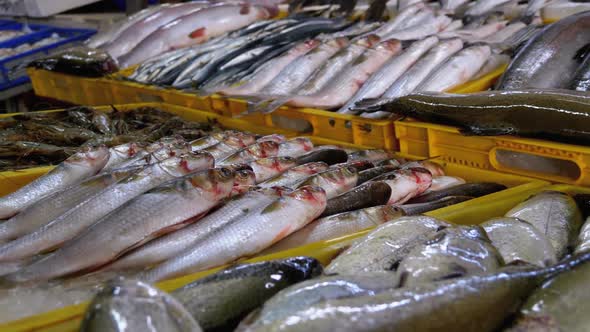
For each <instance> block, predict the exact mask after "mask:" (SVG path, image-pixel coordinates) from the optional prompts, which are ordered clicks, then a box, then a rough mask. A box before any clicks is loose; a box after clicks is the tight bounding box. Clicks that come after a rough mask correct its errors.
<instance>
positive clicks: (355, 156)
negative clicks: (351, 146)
mask: <svg viewBox="0 0 590 332" xmlns="http://www.w3.org/2000/svg"><path fill="white" fill-rule="evenodd" d="M391 157H392V155H391V153H389V152H387V151H385V150H381V149H372V150H360V151H355V152H352V153H349V154H348V160H349V161H356V160H369V161H381V160H385V159H389V158H391Z"/></svg>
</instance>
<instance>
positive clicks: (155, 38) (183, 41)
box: [119, 4, 277, 68]
mask: <svg viewBox="0 0 590 332" xmlns="http://www.w3.org/2000/svg"><path fill="white" fill-rule="evenodd" d="M276 13H277V11H276V8H275V9H274V10H271V9H269V8H267V7H263V6H251V5H247V4H245V5H239V4H238V5H231V4H228V5H223V4H222V5H219V6H211V7H207V8H202V9H200V10H197V11H196V12H194V13H187V15H185V16H182V17H179V18H177V19H175V20H174V21H171V22H169V23H167V24H165V25H163V26H161V27H159V28H158V29H157V30H156V31H154V32H152V33H151V34H150V35H148V36H147V37H145V39H143V40H142V41H141V42H140V43H139V44H137V46H135V47H134V48H133V50H132V51H130V52H129V53H127V54H125V55H124V56H122V57H120V59H119V62H120V64H121V67H122V68H126V67H129V66H131V65H134V64H137V63H140V62H142V61H143V60H146V59H149V58H151V57H153V56H155V55H158V54H160V53H163V52H166V51H169V50H172V49H175V48H182V47H187V46H191V45H194V44H199V43H202V42H204V41H206V40H208V39H210V38H212V37H216V36H219V35H221V34H223V33H225V32H227V31H232V30H236V29H239V28H242V27H245V26H247V25H249V24H251V23H253V22H255V21H257V20H264V19H268V18H271V17H272V16H274V15H275V14H276Z"/></svg>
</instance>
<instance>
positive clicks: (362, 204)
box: [321, 172, 392, 217]
mask: <svg viewBox="0 0 590 332" xmlns="http://www.w3.org/2000/svg"><path fill="white" fill-rule="evenodd" d="M361 173H362V172H361ZM391 191H392V190H391V187H390V186H389V185H388V184H386V183H384V182H367V183H364V184H362V185H360V186H358V187H355V188H353V189H352V190H350V191H347V192H345V193H344V194H341V195H339V196H336V197H334V198H332V199H330V200H328V204H327V205H326V210H324V213H322V215H321V216H322V217H326V216H331V215H334V214H338V213H344V212H348V211H355V210H359V209H365V208H370V207H374V206H378V205H383V204H387V202H389V198H390V197H391Z"/></svg>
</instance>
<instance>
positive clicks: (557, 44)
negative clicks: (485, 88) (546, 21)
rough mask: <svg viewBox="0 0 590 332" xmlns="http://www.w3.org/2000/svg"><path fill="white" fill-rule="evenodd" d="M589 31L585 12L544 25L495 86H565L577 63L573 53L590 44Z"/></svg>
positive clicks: (511, 88)
mask: <svg viewBox="0 0 590 332" xmlns="http://www.w3.org/2000/svg"><path fill="white" fill-rule="evenodd" d="M589 31H590V12H588V11H586V12H582V13H579V14H574V15H571V16H568V17H566V18H564V19H562V20H559V21H558V22H555V23H553V24H550V25H548V26H546V27H545V28H544V29H543V30H541V31H539V32H538V33H537V34H536V35H535V36H534V37H533V38H531V39H530V40H529V41H528V42H527V43H526V44H525V45H524V46H523V47H522V48H521V49H520V51H519V52H518V53H517V54H516V56H515V57H514V60H512V62H511V63H510V65H509V66H508V68H507V69H506V71H505V72H504V74H503V75H502V77H501V78H500V80H499V81H498V84H497V85H496V89H497V90H520V89H530V88H539V89H550V88H554V89H559V88H568V87H569V86H570V83H571V81H572V79H573V78H574V74H575V71H576V69H577V67H578V64H579V61H578V60H577V58H576V55H577V54H579V51H580V50H581V49H582V48H583V47H587V45H588V44H589V43H590V33H589Z"/></svg>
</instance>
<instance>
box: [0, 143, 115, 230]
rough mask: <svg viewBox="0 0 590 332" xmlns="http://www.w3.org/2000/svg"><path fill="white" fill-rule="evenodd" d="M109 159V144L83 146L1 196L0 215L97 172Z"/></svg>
mask: <svg viewBox="0 0 590 332" xmlns="http://www.w3.org/2000/svg"><path fill="white" fill-rule="evenodd" d="M108 160H109V150H108V149H107V148H106V147H98V148H84V149H82V150H81V151H80V152H78V153H76V154H74V155H72V156H70V157H69V158H68V159H66V160H65V161H63V162H62V163H60V164H59V165H57V167H55V168H54V169H53V170H51V171H50V172H49V173H47V174H45V175H43V176H41V177H39V178H38V179H36V180H34V181H33V182H31V183H29V184H27V185H25V186H23V187H22V188H20V189H18V190H17V191H15V192H13V193H11V194H8V195H6V196H4V197H2V198H0V219H4V218H10V217H12V216H14V215H15V214H17V213H18V212H20V211H22V210H23V209H25V208H26V207H27V206H30V205H31V204H34V203H35V202H37V201H39V200H40V199H41V198H43V197H45V196H47V195H49V194H51V193H53V192H55V191H57V190H62V189H65V188H67V187H68V186H70V185H72V184H74V183H77V182H80V181H81V180H83V179H85V178H87V177H90V176H93V175H95V174H96V173H98V172H99V171H100V170H101V169H102V168H103V167H104V165H106V163H107V162H108Z"/></svg>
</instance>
